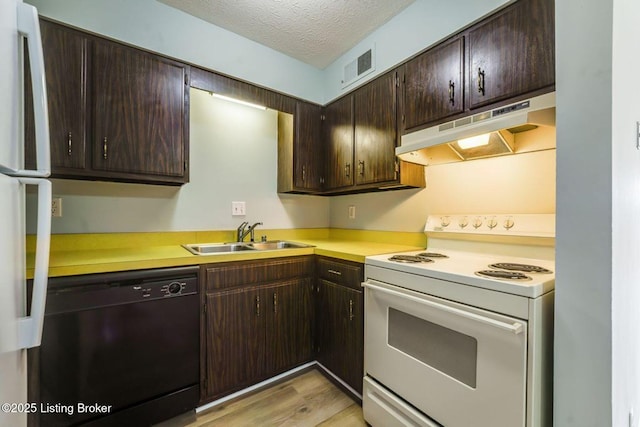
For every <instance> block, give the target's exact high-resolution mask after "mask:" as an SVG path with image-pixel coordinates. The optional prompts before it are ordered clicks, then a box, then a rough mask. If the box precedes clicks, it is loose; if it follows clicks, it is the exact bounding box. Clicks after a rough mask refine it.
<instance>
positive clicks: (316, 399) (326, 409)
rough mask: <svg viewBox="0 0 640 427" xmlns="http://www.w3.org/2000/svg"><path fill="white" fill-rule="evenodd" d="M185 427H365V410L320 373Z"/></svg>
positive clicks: (301, 377) (291, 381) (199, 417)
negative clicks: (363, 412)
mask: <svg viewBox="0 0 640 427" xmlns="http://www.w3.org/2000/svg"><path fill="white" fill-rule="evenodd" d="M183 425H185V427H217V426H225V427H236V426H252V427H253V426H260V427H261V426H300V427H307V426H309V427H313V426H322V427H331V426H345V427H351V426H354V427H355V426H365V425H366V424H365V422H364V419H363V418H362V408H361V407H360V405H359V404H358V403H356V402H354V401H353V400H352V399H351V398H350V397H349V396H347V395H346V394H345V393H343V392H342V391H341V390H340V389H339V388H337V387H336V386H335V385H334V384H333V383H331V382H330V381H329V380H328V379H327V378H326V377H325V376H324V375H322V374H321V373H320V372H318V371H317V370H315V369H314V370H311V371H308V372H305V373H303V374H301V375H299V376H297V377H295V378H292V379H289V380H287V381H285V382H282V383H279V384H276V385H274V386H273V387H270V388H268V389H265V390H262V391H259V392H257V393H255V394H251V395H249V396H247V397H244V398H241V399H239V400H234V401H231V402H228V403H224V404H222V405H220V406H217V407H215V408H212V409H210V410H208V411H206V412H202V413H200V414H198V415H197V416H196V420H195V421H193V420H192V421H191V422H188V423H187V424H183Z"/></svg>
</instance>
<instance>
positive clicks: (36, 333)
mask: <svg viewBox="0 0 640 427" xmlns="http://www.w3.org/2000/svg"><path fill="white" fill-rule="evenodd" d="M18 180H19V181H20V183H21V184H24V185H37V186H38V229H37V241H36V260H35V269H34V273H33V292H32V293H31V311H30V313H28V314H27V316H26V317H21V318H20V319H18V345H19V348H31V347H37V346H39V345H40V341H41V340H42V325H43V322H44V306H45V303H46V300H47V280H48V276H49V246H50V243H51V182H49V181H48V180H46V179H41V178H22V177H21V178H18Z"/></svg>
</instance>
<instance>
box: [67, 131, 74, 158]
mask: <svg viewBox="0 0 640 427" xmlns="http://www.w3.org/2000/svg"><path fill="white" fill-rule="evenodd" d="M71 153H73V140H72V138H71V132H69V135H67V154H68V155H69V156H71Z"/></svg>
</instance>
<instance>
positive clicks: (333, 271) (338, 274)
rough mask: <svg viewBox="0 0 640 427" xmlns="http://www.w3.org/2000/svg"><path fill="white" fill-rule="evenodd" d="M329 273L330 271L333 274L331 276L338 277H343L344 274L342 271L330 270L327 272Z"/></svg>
mask: <svg viewBox="0 0 640 427" xmlns="http://www.w3.org/2000/svg"><path fill="white" fill-rule="evenodd" d="M327 271H328V272H329V273H331V274H335V275H336V276H342V272H341V271H338V270H331V269H329V270H327Z"/></svg>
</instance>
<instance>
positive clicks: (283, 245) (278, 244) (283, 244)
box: [247, 240, 312, 251]
mask: <svg viewBox="0 0 640 427" xmlns="http://www.w3.org/2000/svg"><path fill="white" fill-rule="evenodd" d="M247 245H248V246H251V247H253V248H255V249H257V250H259V251H270V250H274V249H297V248H311V247H312V245H306V244H304V243H297V242H288V241H286V240H271V241H267V242H251V243H247Z"/></svg>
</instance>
